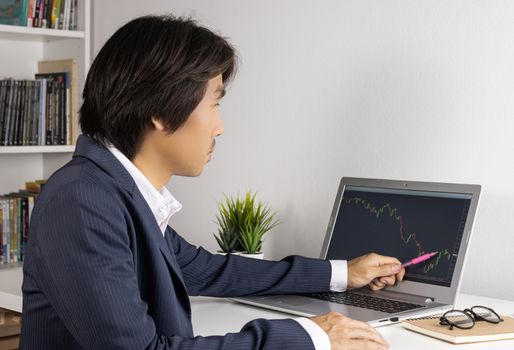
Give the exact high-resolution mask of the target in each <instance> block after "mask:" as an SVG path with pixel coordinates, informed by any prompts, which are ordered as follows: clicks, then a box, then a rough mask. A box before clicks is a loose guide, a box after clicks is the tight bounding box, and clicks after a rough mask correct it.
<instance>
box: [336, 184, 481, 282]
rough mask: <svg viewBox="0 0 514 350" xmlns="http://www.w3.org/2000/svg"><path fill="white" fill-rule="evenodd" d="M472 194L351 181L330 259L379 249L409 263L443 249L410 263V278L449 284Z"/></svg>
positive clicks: (407, 271)
mask: <svg viewBox="0 0 514 350" xmlns="http://www.w3.org/2000/svg"><path fill="white" fill-rule="evenodd" d="M471 199H472V195H471V194H469V193H449V192H448V193H446V192H429V191H417V190H407V189H406V190H403V189H389V188H375V187H357V186H346V187H345V190H344V192H343V196H342V199H341V203H339V211H338V213H337V218H336V221H335V223H334V226H333V231H332V236H331V239H330V243H329V246H328V249H327V255H326V258H327V259H348V260H350V259H353V258H355V257H358V256H360V255H363V254H366V253H370V252H375V253H378V254H382V255H389V256H394V257H397V258H398V259H399V260H400V261H401V262H406V261H408V260H411V259H412V258H415V257H418V256H421V255H423V254H425V253H431V252H438V253H437V254H436V255H434V256H433V257H432V258H431V259H429V260H427V261H425V262H423V263H420V264H417V265H413V266H409V267H406V274H405V280H410V281H415V282H422V283H428V284H433V285H439V286H446V287H449V286H450V285H451V281H452V276H453V273H454V270H455V264H456V261H457V257H458V254H459V247H460V245H461V240H462V237H463V234H464V227H465V224H466V219H467V217H468V211H469V207H470V204H471Z"/></svg>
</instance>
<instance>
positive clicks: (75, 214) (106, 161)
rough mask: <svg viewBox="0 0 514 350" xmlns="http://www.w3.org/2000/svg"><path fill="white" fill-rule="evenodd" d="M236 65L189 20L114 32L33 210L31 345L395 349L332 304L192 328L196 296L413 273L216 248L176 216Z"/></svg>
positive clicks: (376, 263) (26, 291)
mask: <svg viewBox="0 0 514 350" xmlns="http://www.w3.org/2000/svg"><path fill="white" fill-rule="evenodd" d="M235 67H236V56H235V53H234V50H233V48H232V47H231V46H230V44H229V43H228V42H227V41H226V40H225V39H223V38H221V37H220V36H218V35H216V34H214V33H213V32H211V31H210V30H208V29H205V28H202V27H200V26H198V25H197V24H196V23H195V22H194V21H191V20H184V19H176V18H172V17H154V16H148V17H142V18H138V19H135V20H133V21H131V22H129V23H128V24H126V25H124V26H123V27H122V28H120V29H119V30H118V31H117V32H116V33H115V34H114V35H113V36H112V37H111V38H110V39H109V40H108V41H107V42H106V44H105V45H104V47H103V48H102V49H101V50H100V52H99V54H98V56H97V57H96V59H95V61H94V63H93V64H92V66H91V69H90V71H89V74H88V77H87V81H86V85H85V88H84V92H83V98H84V103H83V105H82V108H81V111H80V124H81V128H82V131H83V135H82V136H80V137H79V139H78V141H77V146H76V151H75V153H74V155H73V159H72V160H71V161H70V162H69V163H68V164H66V165H65V166H64V167H63V168H61V169H59V170H58V171H57V172H56V173H55V174H53V175H52V177H51V178H50V179H49V181H48V183H47V184H46V185H45V187H44V190H43V192H42V193H41V195H40V197H39V198H38V201H37V204H36V206H35V208H34V211H33V214H32V221H31V225H30V238H29V240H28V246H27V254H26V260H25V263H24V267H23V270H24V280H23V326H22V336H21V344H20V346H21V349H109V350H114V349H221V348H223V349H322V348H328V349H330V348H332V349H343V348H344V349H353V348H364V347H365V348H369V349H380V348H385V347H387V344H386V342H385V340H384V339H382V337H381V336H380V335H379V333H378V332H376V331H375V330H374V329H372V328H371V327H369V326H368V325H367V324H365V323H362V322H357V321H354V320H351V319H348V318H346V317H344V316H342V315H339V314H335V313H330V314H327V315H321V316H318V317H313V318H311V319H307V318H297V319H294V320H293V319H285V320H263V319H259V320H255V321H252V322H250V323H248V324H247V325H245V326H244V327H243V328H242V330H241V331H240V332H239V333H233V334H227V335H224V336H210V337H194V335H193V330H192V325H191V309H190V304H189V299H188V295H207V296H219V297H225V296H227V297H228V296H241V295H250V294H253V295H259V294H261V295H262V294H276V293H282V294H284V293H308V292H322V291H328V290H329V289H333V290H343V289H346V288H357V287H361V286H365V285H369V287H370V288H372V289H380V288H383V287H384V286H386V285H391V284H393V283H395V282H396V281H397V280H401V279H402V278H403V274H404V270H403V269H402V268H401V266H400V265H399V261H398V260H397V259H395V258H391V257H383V256H379V255H376V254H370V255H366V256H363V257H360V258H357V259H354V260H352V261H349V262H348V263H346V261H323V260H318V259H310V258H305V257H299V256H291V257H287V258H285V259H283V260H281V261H278V262H272V261H258V260H253V259H246V258H242V257H238V256H233V255H229V256H221V255H213V254H210V253H209V252H207V251H205V250H204V249H202V248H197V247H194V246H192V245H191V244H189V243H187V242H186V241H185V240H184V239H183V238H181V237H180V236H179V235H178V234H177V233H176V232H175V231H174V230H173V229H172V228H171V227H169V226H168V225H167V222H168V220H169V218H170V217H171V215H172V214H173V213H174V212H176V211H177V210H180V208H181V205H180V203H178V202H177V201H176V199H175V198H173V196H172V195H171V194H170V193H169V192H168V190H167V189H166V187H165V185H166V184H167V183H168V181H169V180H170V178H171V177H172V176H198V175H199V174H200V173H201V172H202V170H203V168H204V166H205V164H206V163H207V162H208V161H209V160H210V159H211V156H212V153H213V152H214V147H215V141H214V140H215V138H216V137H217V136H219V135H221V134H222V133H223V123H222V121H221V117H220V114H219V109H218V106H219V101H220V99H221V98H222V97H223V95H224V93H225V86H226V84H228V82H229V81H230V80H231V78H232V77H233V75H234V73H235Z"/></svg>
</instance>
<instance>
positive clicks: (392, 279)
mask: <svg viewBox="0 0 514 350" xmlns="http://www.w3.org/2000/svg"><path fill="white" fill-rule="evenodd" d="M379 281H380V282H382V283H383V284H385V285H388V286H394V283H395V282H396V276H388V277H380V279H379Z"/></svg>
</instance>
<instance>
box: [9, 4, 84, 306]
mask: <svg viewBox="0 0 514 350" xmlns="http://www.w3.org/2000/svg"><path fill="white" fill-rule="evenodd" d="M90 24H91V0H78V30H77V31H69V30H56V29H44V28H29V27H19V26H10V25H0V50H1V52H2V54H1V55H0V79H4V78H13V79H33V78H34V74H36V73H37V62H38V61H42V60H57V59H67V58H73V59H75V61H76V62H77V68H78V89H77V91H76V93H77V94H78V96H77V98H78V97H80V92H81V91H82V89H83V87H84V82H85V78H86V76H87V72H88V69H89V65H90V55H91V53H90V50H91V44H90V33H91V26H90ZM78 101H79V104H78V106H80V101H81V100H80V99H78ZM74 142H75V140H74ZM74 149H75V146H0V194H3V193H9V192H13V191H17V190H18V189H20V188H22V187H24V184H25V182H26V181H33V180H35V179H43V178H48V177H49V176H50V175H51V174H52V173H53V172H54V171H55V170H56V169H58V168H59V167H61V166H62V165H64V164H65V163H66V162H68V161H69V160H70V159H71V155H72V154H73V151H74ZM21 281H22V264H21V263H14V264H7V265H0V308H6V309H11V310H15V311H18V312H21Z"/></svg>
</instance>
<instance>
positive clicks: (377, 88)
mask: <svg viewBox="0 0 514 350" xmlns="http://www.w3.org/2000/svg"><path fill="white" fill-rule="evenodd" d="M191 9H193V10H191ZM156 12H158V13H163V12H173V13H175V14H194V15H195V16H196V17H197V18H199V19H200V20H201V22H202V23H203V24H205V25H208V26H210V27H211V28H215V29H217V30H219V31H220V32H221V33H222V34H223V35H224V36H227V37H229V38H230V40H231V42H232V43H233V44H234V45H235V46H236V47H237V48H238V50H239V52H240V54H241V56H242V67H241V70H240V74H239V76H238V78H237V80H236V82H235V83H234V84H233V86H232V87H231V89H230V90H229V93H228V96H227V97H226V98H225V100H224V101H223V103H222V104H223V105H222V111H223V114H224V121H225V135H224V136H223V137H221V138H220V139H219V140H218V141H219V142H218V146H219V147H217V152H216V154H215V156H214V159H213V161H212V162H211V163H210V164H209V165H208V166H207V168H206V170H205V172H204V174H203V175H202V176H200V177H199V178H191V179H188V178H173V179H172V181H171V183H170V188H171V190H172V191H173V193H174V194H175V196H176V197H177V198H178V199H179V200H180V201H181V202H182V203H183V204H184V209H183V211H182V212H180V213H179V214H177V215H176V216H175V217H173V219H172V222H171V224H172V226H174V227H175V228H176V229H177V230H178V231H179V232H181V233H182V235H183V236H184V237H186V238H187V239H188V240H190V241H191V242H193V243H195V244H200V245H204V246H205V247H207V248H208V249H211V250H215V249H216V244H215V241H214V238H213V237H212V233H213V232H215V229H216V227H215V224H214V223H213V219H214V215H215V212H216V201H217V200H219V199H220V198H221V197H222V193H228V194H234V193H236V192H238V191H244V190H246V189H256V190H258V191H259V193H260V197H261V198H263V199H265V200H267V201H269V202H270V203H271V204H272V206H273V208H275V209H277V210H278V211H279V216H280V218H281V219H282V220H283V221H284V223H283V224H282V225H280V226H279V227H278V228H277V229H275V231H274V232H272V234H271V235H270V236H269V238H268V240H267V241H266V244H265V249H266V254H267V256H268V257H269V258H281V257H283V256H285V255H289V254H296V253H298V254H304V255H308V256H317V255H318V253H319V251H320V247H321V243H322V238H323V237H324V233H325V230H326V226H327V222H328V218H329V215H330V211H331V208H332V204H333V200H334V197H335V194H336V190H337V186H338V181H339V179H340V177H341V176H343V175H346V176H359V177H378V178H398V179H406V180H425V181H445V182H462V183H478V184H481V185H483V196H482V200H481V205H480V208H479V212H478V218H477V222H476V226H475V230H474V238H473V241H472V246H471V249H470V258H469V260H468V265H467V270H466V272H465V278H464V283H463V291H465V292H469V293H477V294H484V295H491V296H496V297H503V298H509V299H514V282H513V275H514V254H513V253H514V218H513V211H514V204H513V203H514V165H513V164H514V137H513V136H514V135H512V134H513V131H514V118H513V114H514V39H513V33H514V2H513V1H510V0H504V1H500V0H480V1H479V0H454V1H444V0H442V1H411V0H401V1H400V0H397V1H392V0H388V1H386V0H375V1H371V0H355V1H349V0H346V1H339V0H332V1H298V0H289V1H273V0H266V1H237V0H219V1H198V0H194V1H192V0H176V1H165V0H161V1H157V0H152V1H150V0H147V1H144V2H140V1H119V0H118V1H101V2H100V1H96V2H95V4H94V52H95V53H96V52H98V49H99V48H100V47H101V45H102V43H103V42H104V41H105V40H106V39H107V38H108V36H109V35H110V34H112V33H113V31H114V30H115V29H116V28H117V27H118V26H119V25H121V24H122V23H124V22H126V21H127V20H129V19H131V18H132V17H135V16H138V15H141V14H147V13H156Z"/></svg>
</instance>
